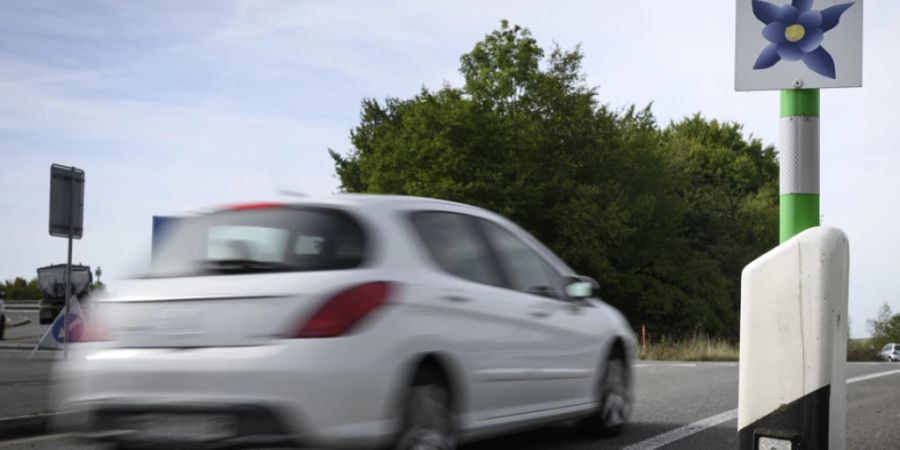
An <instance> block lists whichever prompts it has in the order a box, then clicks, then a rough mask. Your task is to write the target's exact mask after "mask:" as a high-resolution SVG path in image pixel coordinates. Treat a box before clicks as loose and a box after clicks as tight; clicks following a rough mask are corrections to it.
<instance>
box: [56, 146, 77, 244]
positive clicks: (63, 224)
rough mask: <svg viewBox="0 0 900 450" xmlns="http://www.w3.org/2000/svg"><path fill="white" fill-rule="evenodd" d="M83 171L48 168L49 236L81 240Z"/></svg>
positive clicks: (69, 168) (71, 168)
mask: <svg viewBox="0 0 900 450" xmlns="http://www.w3.org/2000/svg"><path fill="white" fill-rule="evenodd" d="M83 220H84V171H83V170H81V169H77V168H75V167H67V166H61V165H59V164H54V165H52V166H50V235H51V236H58V237H69V235H70V233H71V236H72V238H73V239H81V234H82V232H84V227H83V225H82V223H83Z"/></svg>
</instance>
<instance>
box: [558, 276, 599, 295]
mask: <svg viewBox="0 0 900 450" xmlns="http://www.w3.org/2000/svg"><path fill="white" fill-rule="evenodd" d="M599 291H600V283H598V282H597V280H595V279H593V278H591V277H586V276H582V275H579V276H574V277H567V279H566V295H568V296H569V297H570V298H574V299H578V300H582V299H586V298H591V297H596V296H597V293H598V292H599Z"/></svg>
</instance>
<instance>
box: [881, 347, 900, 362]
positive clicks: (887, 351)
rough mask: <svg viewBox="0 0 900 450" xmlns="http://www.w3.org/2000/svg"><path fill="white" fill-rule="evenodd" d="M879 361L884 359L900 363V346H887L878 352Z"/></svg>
mask: <svg viewBox="0 0 900 450" xmlns="http://www.w3.org/2000/svg"><path fill="white" fill-rule="evenodd" d="M878 359H883V360H885V361H900V344H887V345H885V346H884V347H883V348H882V349H881V351H880V352H878Z"/></svg>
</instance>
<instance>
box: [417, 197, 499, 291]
mask: <svg viewBox="0 0 900 450" xmlns="http://www.w3.org/2000/svg"><path fill="white" fill-rule="evenodd" d="M412 223H413V227H414V228H415V229H416V232H417V233H418V234H419V237H421V238H422V241H423V242H424V244H425V248H426V249H427V250H428V254H429V255H431V257H432V259H434V261H435V262H436V263H437V264H438V265H439V266H440V267H441V268H442V269H444V270H446V271H447V272H449V273H451V274H453V275H456V276H458V277H461V278H465V279H467V280H470V281H474V282H476V283H484V284H490V285H494V286H501V285H502V284H503V283H502V280H501V278H500V274H499V272H498V270H497V267H496V266H495V265H494V263H493V260H492V259H491V257H490V253H488V250H487V248H486V246H485V245H484V241H483V240H482V238H481V236H480V235H479V234H478V233H477V232H476V229H475V226H474V223H473V222H472V218H471V217H469V216H466V215H463V214H457V213H450V212H439V211H428V212H418V213H415V214H413V215H412Z"/></svg>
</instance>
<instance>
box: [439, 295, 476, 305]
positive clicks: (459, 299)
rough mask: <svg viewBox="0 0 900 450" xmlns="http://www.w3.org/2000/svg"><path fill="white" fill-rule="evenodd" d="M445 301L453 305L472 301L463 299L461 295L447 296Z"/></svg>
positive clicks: (467, 298) (466, 298)
mask: <svg viewBox="0 0 900 450" xmlns="http://www.w3.org/2000/svg"><path fill="white" fill-rule="evenodd" d="M443 299H444V300H447V301H448V302H453V303H466V302H471V301H472V299H471V298H469V297H463V296H461V295H445V296H444V297H443Z"/></svg>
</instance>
